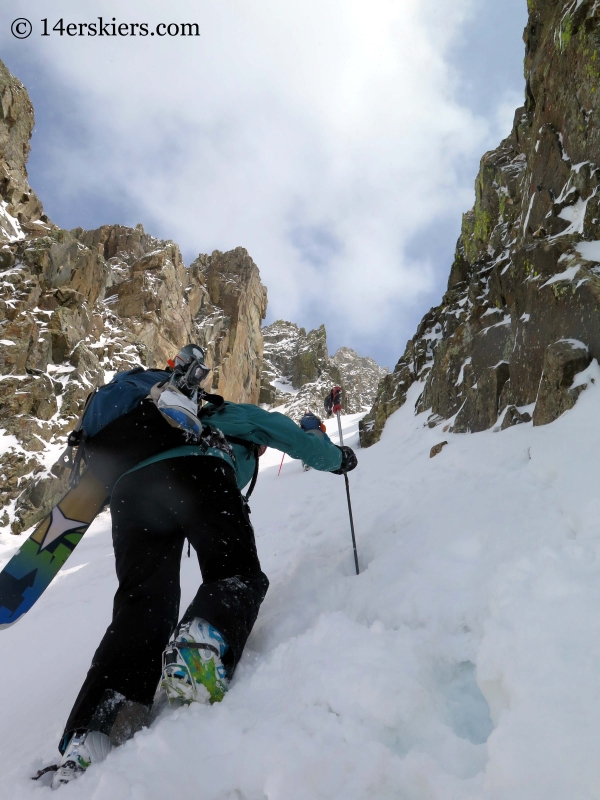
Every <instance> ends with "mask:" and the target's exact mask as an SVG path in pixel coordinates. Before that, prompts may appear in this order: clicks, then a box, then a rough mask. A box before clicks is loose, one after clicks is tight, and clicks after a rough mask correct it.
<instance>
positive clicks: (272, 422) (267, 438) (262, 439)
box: [130, 402, 342, 489]
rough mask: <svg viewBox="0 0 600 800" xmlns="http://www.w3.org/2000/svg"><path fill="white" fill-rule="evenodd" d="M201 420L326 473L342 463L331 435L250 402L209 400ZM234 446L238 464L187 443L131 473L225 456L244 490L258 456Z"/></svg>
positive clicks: (236, 445) (340, 455) (213, 449)
mask: <svg viewBox="0 0 600 800" xmlns="http://www.w3.org/2000/svg"><path fill="white" fill-rule="evenodd" d="M201 420H202V423H203V424H204V425H210V426H211V427H213V428H218V429H219V430H220V431H221V432H222V433H224V434H225V436H235V437H237V438H238V439H245V440H246V441H248V442H253V443H254V444H259V445H261V444H262V445H265V446H267V447H273V448H275V450H280V451H281V452H283V453H287V454H288V455H289V456H291V457H292V458H298V459H301V460H302V461H304V463H305V464H308V466H309V467H313V468H314V469H318V470H321V471H323V472H331V471H332V470H336V469H339V468H340V466H341V464H342V451H341V450H340V448H339V447H337V446H336V445H334V444H332V442H331V441H329V439H328V438H327V440H324V439H321V438H320V437H318V436H311V435H309V434H308V433H305V432H304V431H303V430H302V429H301V428H300V427H299V426H298V425H296V423H295V422H294V421H293V420H291V419H290V418H289V417H286V416H284V415H283V414H279V413H278V412H276V411H273V412H271V411H264V410H263V409H262V408H259V407H258V406H254V405H251V404H250V403H230V402H226V403H224V404H223V405H222V406H221V407H220V408H217V407H216V406H213V405H211V404H210V403H208V404H207V405H205V406H204V407H203V408H202V411H201ZM232 447H233V452H234V455H235V464H234V463H233V462H232V461H231V459H230V458H229V456H228V455H227V454H226V453H224V452H223V451H222V450H217V449H216V448H210V449H209V450H207V451H203V450H202V448H201V447H199V446H198V445H186V446H183V447H177V448H175V449H173V450H166V451H165V452H164V453H161V454H160V455H157V456H152V457H151V458H148V459H147V460H146V461H142V462H141V463H140V464H137V465H136V466H135V467H134V468H133V470H130V472H133V471H134V470H137V469H141V468H142V467H145V466H147V465H148V464H153V463H154V462H156V461H162V460H164V459H167V458H178V457H181V456H204V457H214V458H222V459H223V460H225V461H227V462H228V463H229V464H231V466H232V467H233V468H234V470H235V474H236V480H237V485H238V487H239V488H240V489H242V488H243V487H244V486H246V484H247V483H249V482H250V480H251V479H252V475H253V473H254V466H255V463H256V461H255V456H254V454H253V453H252V452H251V451H250V450H248V448H247V447H244V446H243V445H239V444H232Z"/></svg>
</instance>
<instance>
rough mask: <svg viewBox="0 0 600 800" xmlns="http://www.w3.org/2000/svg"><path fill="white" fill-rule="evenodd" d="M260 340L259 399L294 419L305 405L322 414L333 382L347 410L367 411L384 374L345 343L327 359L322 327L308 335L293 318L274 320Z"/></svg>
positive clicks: (373, 363) (325, 337)
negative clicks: (289, 319) (339, 387)
mask: <svg viewBox="0 0 600 800" xmlns="http://www.w3.org/2000/svg"><path fill="white" fill-rule="evenodd" d="M263 339H264V361H263V372H262V382H261V389H260V402H261V403H263V404H265V405H267V406H270V407H272V408H274V407H278V408H279V407H281V408H280V410H281V411H284V412H285V413H286V414H288V416H290V417H291V418H292V419H295V420H299V419H300V418H301V417H302V415H303V413H304V411H305V410H306V409H307V408H309V409H310V410H311V411H313V412H314V413H315V414H317V415H318V416H323V400H324V399H325V397H326V396H327V395H328V394H329V392H330V391H331V388H332V387H333V386H336V385H337V386H341V387H342V389H343V404H344V406H343V407H344V411H345V413H348V414H356V413H358V412H360V411H365V410H366V409H368V408H370V407H371V404H372V403H373V399H374V397H375V394H376V392H377V386H378V384H379V381H380V380H381V378H382V377H383V376H384V375H386V374H387V373H388V370H387V369H386V368H385V367H380V366H379V365H378V364H377V363H376V362H375V361H373V359H372V358H368V357H366V358H363V357H361V356H359V355H358V353H355V352H354V350H351V349H350V348H349V347H341V348H340V349H339V350H338V351H337V352H336V354H335V355H334V356H333V357H332V358H330V357H329V355H328V350H327V333H326V330H325V326H324V325H321V327H320V328H317V329H315V330H313V331H309V332H308V333H307V332H306V331H305V329H304V328H298V326H297V325H295V324H294V323H293V322H285V321H284V320H278V321H277V322H274V323H273V324H272V325H269V326H267V327H266V328H263Z"/></svg>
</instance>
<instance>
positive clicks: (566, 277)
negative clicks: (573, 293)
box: [540, 264, 581, 289]
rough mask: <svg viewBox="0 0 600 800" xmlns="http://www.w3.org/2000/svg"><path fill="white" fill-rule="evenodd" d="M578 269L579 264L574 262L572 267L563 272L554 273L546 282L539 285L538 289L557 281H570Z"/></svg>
mask: <svg viewBox="0 0 600 800" xmlns="http://www.w3.org/2000/svg"><path fill="white" fill-rule="evenodd" d="M580 269H581V267H580V266H579V264H576V265H575V266H574V267H569V268H568V269H566V270H565V271H564V272H558V273H557V274H556V275H553V276H552V277H551V278H549V279H548V280H547V281H546V283H543V284H542V285H541V286H540V289H543V288H544V286H549V285H550V284H551V283H558V282H559V281H572V280H573V278H574V277H575V276H576V275H577V273H578V272H579V270H580Z"/></svg>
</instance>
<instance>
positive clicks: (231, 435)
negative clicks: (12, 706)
mask: <svg viewBox="0 0 600 800" xmlns="http://www.w3.org/2000/svg"><path fill="white" fill-rule="evenodd" d="M172 366H173V368H172V369H171V370H143V369H141V368H138V369H136V370H130V371H129V372H126V373H118V374H117V375H116V376H115V378H114V379H113V381H112V382H111V383H110V384H108V385H107V386H104V387H102V388H101V389H99V390H98V391H97V393H96V394H95V395H94V396H93V398H92V400H91V402H90V403H89V404H88V405H87V409H86V411H85V412H84V415H83V418H82V421H81V424H80V425H79V426H78V430H77V436H75V437H74V439H73V441H75V440H77V441H78V442H79V447H80V448H83V459H84V460H85V463H86V469H88V470H90V471H91V472H93V473H94V474H95V475H96V476H97V477H98V478H100V479H101V480H102V481H103V483H104V484H105V486H106V491H107V496H110V508H111V514H112V526H113V543H114V551H115V560H116V570H117V577H118V581H119V587H118V589H117V593H116V595H115V599H114V606H113V618H112V622H111V623H110V625H109V627H108V629H107V631H106V634H105V635H104V638H103V639H102V641H101V643H100V645H99V647H98V649H97V650H96V653H95V655H94V657H93V659H92V664H91V667H90V669H89V672H88V674H87V677H86V679H85V681H84V683H83V686H82V688H81V690H80V692H79V695H78V697H77V700H76V701H75V705H74V706H73V709H72V711H71V713H70V715H69V719H68V721H67V723H66V726H65V731H64V734H63V737H62V740H61V743H60V747H59V749H60V752H61V753H62V761H61V763H60V764H59V765H58V766H57V768H56V772H55V775H54V778H53V787H54V788H58V787H59V786H61V785H62V784H65V783H68V782H69V781H71V780H72V779H73V778H76V777H78V776H79V775H81V774H82V773H83V772H84V771H85V770H86V769H87V767H89V765H90V764H93V763H95V762H98V761H101V760H103V759H104V758H105V757H106V756H107V755H108V753H109V752H110V750H111V749H112V747H114V746H115V745H118V744H121V743H122V742H123V741H125V740H126V739H127V738H130V737H131V736H133V734H134V733H135V731H136V730H139V729H140V728H141V727H143V725H145V724H148V720H149V714H150V710H151V707H152V705H153V701H154V699H155V692H156V687H157V684H160V693H162V697H165V696H166V697H167V698H168V699H169V700H170V701H173V702H180V703H189V702H192V701H199V702H204V703H213V702H217V701H220V700H221V699H222V698H223V696H224V694H225V692H226V691H227V688H228V683H229V681H230V679H231V676H232V675H233V672H234V670H235V667H236V665H237V663H238V661H239V659H240V657H241V655H242V651H243V649H244V645H245V643H246V640H247V638H248V636H249V634H250V631H251V630H252V627H253V625H254V622H255V620H256V617H257V615H258V611H259V608H260V605H261V603H262V601H263V598H264V596H265V594H266V592H267V588H268V585H269V582H268V579H267V577H266V575H265V574H264V573H263V572H262V570H261V567H260V563H259V560H258V555H257V551H256V545H255V541H254V531H253V528H252V525H251V523H250V518H249V516H248V513H249V509H248V505H247V502H246V501H247V498H248V496H249V493H250V492H248V493H247V494H246V496H245V497H244V496H243V495H242V494H241V491H240V489H241V488H242V487H244V486H246V484H248V483H249V482H251V487H250V491H251V489H252V488H253V486H254V483H255V482H256V477H257V473H258V456H259V455H260V452H261V450H263V451H264V448H265V447H266V446H269V447H274V448H276V449H278V450H281V451H283V452H284V453H287V454H288V455H290V456H292V458H298V459H302V460H303V462H304V463H306V464H308V465H310V466H311V467H314V468H315V469H317V470H321V471H326V472H333V473H335V474H339V475H342V474H345V473H346V472H348V471H349V470H352V469H354V467H355V466H356V463H357V461H356V457H355V455H354V453H353V451H352V450H351V449H350V448H349V447H338V446H337V445H335V444H333V443H332V442H331V441H330V440H329V437H328V436H327V435H326V434H325V433H324V431H323V428H324V426H323V425H322V423H321V421H320V420H319V419H318V417H316V416H315V415H311V414H310V413H309V414H308V415H305V418H303V421H304V419H306V422H305V425H304V426H303V427H304V429H301V428H300V427H298V425H296V423H295V422H293V421H292V420H291V419H289V418H288V417H286V416H284V415H282V414H279V413H270V412H267V411H264V410H262V409H260V408H258V407H257V406H255V405H250V404H245V403H233V402H226V401H224V400H223V398H221V397H219V396H218V395H210V394H207V393H206V392H205V391H204V389H203V388H202V386H203V385H204V383H205V382H206V381H207V378H208V374H209V372H210V370H209V369H208V367H206V365H205V363H204V352H203V351H202V349H201V348H199V347H197V346H196V345H186V347H184V348H182V349H181V350H180V352H179V353H178V355H177V357H176V358H175V359H174V361H173V362H172ZM148 387H151V388H148ZM135 392H138V394H137V395H136V394H135ZM136 397H137V398H138V399H137V400H136ZM139 397H141V398H142V399H139ZM203 401H204V405H203ZM125 409H127V410H125ZM115 414H117V416H116V417H115ZM309 417H314V420H315V421H316V422H315V423H313V422H310V421H309ZM313 424H314V425H316V426H315V427H308V428H307V427H306V426H307V425H313ZM315 434H316V435H315ZM186 538H187V539H188V541H189V542H191V545H192V547H193V548H194V549H195V550H196V553H197V556H198V561H199V564H200V569H201V572H202V579H203V583H202V584H201V585H200V587H199V589H198V592H197V594H196V596H195V598H194V599H193V600H192V602H191V604H190V606H189V607H188V609H187V610H186V611H185V613H184V614H183V617H181V619H179V601H180V588H179V570H180V561H181V554H182V548H183V544H184V541H185V539H186ZM79 613H82V610H80V611H79V612H78V611H77V606H76V603H75V614H76V615H77V614H79ZM178 619H179V622H178ZM73 643H74V640H73V637H72V636H71V638H70V645H73Z"/></svg>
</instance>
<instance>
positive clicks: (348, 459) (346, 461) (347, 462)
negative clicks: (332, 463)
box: [331, 444, 358, 475]
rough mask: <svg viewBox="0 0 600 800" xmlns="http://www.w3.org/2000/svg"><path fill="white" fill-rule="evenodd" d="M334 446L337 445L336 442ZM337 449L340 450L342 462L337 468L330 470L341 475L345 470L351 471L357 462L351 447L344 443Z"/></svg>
mask: <svg viewBox="0 0 600 800" xmlns="http://www.w3.org/2000/svg"><path fill="white" fill-rule="evenodd" d="M336 447H338V445H337V444H336ZM339 449H340V450H341V451H342V463H341V464H340V468H339V469H332V470H331V471H332V472H333V474H334V475H343V474H344V473H345V472H352V470H353V469H354V467H355V466H356V465H357V464H358V459H357V457H356V456H355V455H354V450H353V449H352V448H351V447H346V445H344V446H343V447H340V448H339Z"/></svg>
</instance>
